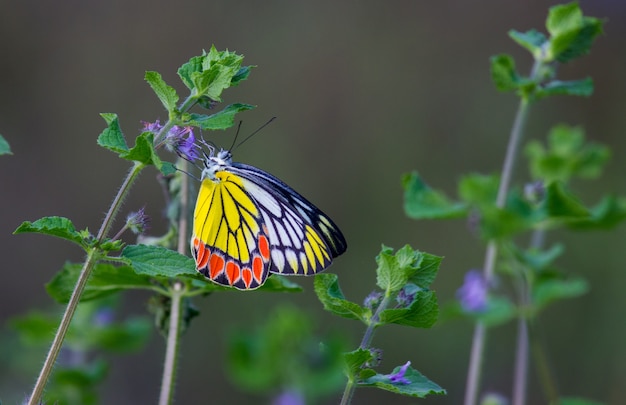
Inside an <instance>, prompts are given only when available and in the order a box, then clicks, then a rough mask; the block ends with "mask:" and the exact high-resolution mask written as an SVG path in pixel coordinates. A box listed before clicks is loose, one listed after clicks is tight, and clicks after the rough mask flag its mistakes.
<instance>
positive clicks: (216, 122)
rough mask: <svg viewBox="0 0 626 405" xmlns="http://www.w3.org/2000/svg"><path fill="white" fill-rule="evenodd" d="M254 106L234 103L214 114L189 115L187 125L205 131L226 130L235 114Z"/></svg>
mask: <svg viewBox="0 0 626 405" xmlns="http://www.w3.org/2000/svg"><path fill="white" fill-rule="evenodd" d="M255 107H256V106H254V105H250V104H241V103H235V104H230V105H228V106H226V107H225V108H224V109H223V110H222V111H219V112H216V113H215V114H211V115H205V114H195V113H193V114H189V116H190V120H189V122H188V125H192V126H198V127H200V128H201V129H205V130H217V129H227V128H230V127H232V126H233V124H234V122H235V114H237V113H238V112H241V111H246V110H252V109H253V108H255Z"/></svg>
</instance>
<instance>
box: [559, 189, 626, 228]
mask: <svg viewBox="0 0 626 405" xmlns="http://www.w3.org/2000/svg"><path fill="white" fill-rule="evenodd" d="M590 213H591V216H590V217H589V218H585V219H583V220H578V221H574V222H571V223H569V224H568V226H569V227H570V228H572V229H575V230H593V229H612V228H614V227H616V226H617V225H619V224H620V223H622V222H623V221H624V220H625V219H626V199H624V198H621V197H616V196H614V195H609V196H606V197H604V198H603V199H602V201H600V202H599V203H598V204H596V205H595V206H594V207H593V208H591V210H590Z"/></svg>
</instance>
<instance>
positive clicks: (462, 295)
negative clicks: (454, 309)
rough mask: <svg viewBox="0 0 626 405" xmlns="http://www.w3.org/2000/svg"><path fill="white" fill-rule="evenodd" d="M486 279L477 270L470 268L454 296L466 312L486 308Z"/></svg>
mask: <svg viewBox="0 0 626 405" xmlns="http://www.w3.org/2000/svg"><path fill="white" fill-rule="evenodd" d="M488 290H489V288H488V285H487V281H486V280H485V279H484V277H483V275H482V274H481V273H480V272H479V271H478V270H470V271H468V272H467V274H465V280H464V282H463V285H462V286H461V288H459V289H458V290H457V292H456V296H457V298H458V299H459V301H460V302H461V307H463V309H464V310H465V311H467V312H480V311H483V310H485V309H486V308H487V292H488Z"/></svg>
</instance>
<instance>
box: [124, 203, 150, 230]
mask: <svg viewBox="0 0 626 405" xmlns="http://www.w3.org/2000/svg"><path fill="white" fill-rule="evenodd" d="M149 223H150V217H149V216H147V215H146V213H145V210H144V209H143V208H141V209H140V210H139V211H137V212H131V213H130V214H128V216H127V217H126V226H127V227H128V229H130V230H131V232H132V233H134V234H135V235H141V234H142V233H144V232H145V231H146V229H148V224H149Z"/></svg>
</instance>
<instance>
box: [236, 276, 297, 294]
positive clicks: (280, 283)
mask: <svg viewBox="0 0 626 405" xmlns="http://www.w3.org/2000/svg"><path fill="white" fill-rule="evenodd" d="M230 290H231V291H232V290H233V289H232V288H230ZM257 291H263V292H302V287H301V286H300V285H298V284H296V283H294V282H293V281H291V280H290V279H289V277H284V276H280V275H277V274H272V277H268V278H267V280H265V283H264V284H263V285H262V286H261V287H259V289H258V290H257Z"/></svg>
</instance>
